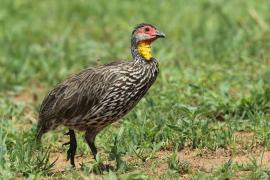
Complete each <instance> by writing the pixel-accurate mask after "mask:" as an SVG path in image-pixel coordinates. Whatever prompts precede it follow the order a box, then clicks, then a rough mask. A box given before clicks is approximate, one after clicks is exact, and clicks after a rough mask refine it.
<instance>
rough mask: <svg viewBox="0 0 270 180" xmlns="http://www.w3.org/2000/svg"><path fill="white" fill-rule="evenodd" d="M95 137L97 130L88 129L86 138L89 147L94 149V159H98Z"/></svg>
mask: <svg viewBox="0 0 270 180" xmlns="http://www.w3.org/2000/svg"><path fill="white" fill-rule="evenodd" d="M95 138H96V132H95V131H91V130H87V131H86V133H85V140H86V142H87V144H88V146H89V148H90V149H91V151H92V154H93V156H94V159H95V160H97V158H96V156H97V148H96V146H95Z"/></svg>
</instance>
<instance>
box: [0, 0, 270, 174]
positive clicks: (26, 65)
mask: <svg viewBox="0 0 270 180" xmlns="http://www.w3.org/2000/svg"><path fill="white" fill-rule="evenodd" d="M0 4H1V7H0V47H1V48H0V74H1V78H0V124H1V126H0V127H1V129H0V176H1V177H3V178H4V179H12V178H28V179H38V178H48V179H54V178H67V179H71V178H81V179H83V178H86V177H90V178H96V179H101V178H104V179H118V178H121V179H157V178H160V179H173V178H175V179H177V178H178V177H179V176H181V177H182V178H186V179H219V178H221V179H226V178H243V179H246V178H248V179H267V178H269V176H270V166H269V160H268V159H269V158H268V155H270V154H269V152H270V151H269V148H270V146H269V142H270V141H269V139H270V129H269V127H270V121H269V120H270V86H269V83H270V68H269V67H270V30H269V28H270V24H269V23H268V22H270V14H269V9H268V7H269V5H270V2H269V1H268V0H259V1H257V0H248V1H245V0H237V1H235V0H229V1H225V0H217V1H212V0H200V1H198V0H197V1H196V0H191V1H184V0H172V1H161V0H160V1H146V0H145V1H132V2H131V1H130V2H129V1H119V0H112V1H110V2H108V1H105V0H101V1H86V0H70V1H68V2H66V1H63V0H59V1H53V0H47V1H31V0H14V1H10V0H0ZM141 22H149V23H152V24H154V25H156V26H158V27H159V29H160V30H162V31H164V32H165V33H166V35H167V38H166V39H164V40H160V41H157V42H155V44H154V47H153V48H154V49H153V51H154V55H155V57H157V59H158V60H159V64H160V69H161V72H160V74H159V77H158V79H157V82H156V83H155V84H154V86H153V87H152V88H151V89H150V91H149V93H148V94H147V95H146V96H145V97H144V98H143V99H142V101H141V102H140V103H139V104H138V105H137V106H136V108H134V110H132V111H131V112H130V113H129V114H128V115H127V116H125V117H124V118H123V119H122V121H119V122H117V123H115V124H113V125H111V126H109V127H108V128H106V129H105V130H104V131H103V132H102V133H101V134H100V135H99V136H98V137H97V146H98V149H99V152H100V153H99V160H98V162H94V161H93V160H92V158H91V157H92V156H91V154H90V152H89V149H88V147H87V145H86V144H85V142H84V141H83V138H82V134H80V133H79V134H78V138H77V139H78V151H77V156H76V162H77V168H76V169H72V168H70V166H69V164H68V162H66V161H65V158H66V157H65V156H66V154H65V151H66V148H65V147H62V146H61V144H62V143H63V142H64V141H65V140H66V139H65V138H64V137H63V133H64V132H65V131H66V129H60V130H57V131H55V132H51V133H48V134H47V135H46V137H44V139H43V146H42V147H37V146H36V144H35V143H34V141H33V138H34V133H35V128H36V117H37V113H38V108H39V105H40V103H41V101H42V99H43V97H44V96H45V95H46V93H47V92H48V90H50V89H51V88H52V87H53V86H54V85H55V84H57V83H58V82H60V81H61V80H63V79H65V78H66V77H67V76H68V75H70V74H72V73H75V72H78V71H80V70H81V69H83V68H86V67H89V66H91V67H92V66H95V65H97V64H104V63H108V62H111V61H113V60H114V59H130V58H131V55H130V49H129V46H130V44H129V42H130V39H129V38H130V32H131V30H132V29H133V27H134V26H135V25H136V24H138V23H141ZM55 160H57V161H56V162H54V161H55ZM79 163H80V164H81V165H80V164H79ZM100 163H103V164H107V165H108V167H109V168H107V170H104V169H102V168H101V167H100ZM211 165H213V166H211Z"/></svg>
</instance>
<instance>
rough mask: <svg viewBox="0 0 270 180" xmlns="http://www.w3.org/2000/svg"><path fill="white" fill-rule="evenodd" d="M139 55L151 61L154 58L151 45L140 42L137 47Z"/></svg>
mask: <svg viewBox="0 0 270 180" xmlns="http://www.w3.org/2000/svg"><path fill="white" fill-rule="evenodd" d="M137 49H138V52H139V54H140V55H141V56H142V57H143V58H145V59H146V60H148V61H149V60H150V59H151V57H152V54H151V47H150V43H147V42H139V43H138V46H137Z"/></svg>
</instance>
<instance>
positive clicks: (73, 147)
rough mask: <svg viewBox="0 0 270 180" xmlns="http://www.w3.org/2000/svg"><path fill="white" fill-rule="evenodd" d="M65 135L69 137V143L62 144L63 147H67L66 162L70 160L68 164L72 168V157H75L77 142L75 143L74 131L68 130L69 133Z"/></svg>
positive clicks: (73, 163) (73, 164)
mask: <svg viewBox="0 0 270 180" xmlns="http://www.w3.org/2000/svg"><path fill="white" fill-rule="evenodd" d="M65 135H69V137H70V141H69V142H67V143H64V144H63V146H65V145H69V149H68V151H67V160H69V159H70V164H71V165H72V166H73V167H75V162H74V157H75V153H76V149H77V141H76V136H75V132H74V130H72V129H69V131H68V132H67V133H66V134H65Z"/></svg>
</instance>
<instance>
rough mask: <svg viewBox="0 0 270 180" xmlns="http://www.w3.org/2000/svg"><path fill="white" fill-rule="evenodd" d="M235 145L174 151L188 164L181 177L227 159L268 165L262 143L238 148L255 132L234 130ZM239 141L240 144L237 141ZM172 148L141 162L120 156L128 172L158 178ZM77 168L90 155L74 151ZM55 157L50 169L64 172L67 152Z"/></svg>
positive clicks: (89, 160) (269, 155)
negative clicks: (186, 170)
mask: <svg viewBox="0 0 270 180" xmlns="http://www.w3.org/2000/svg"><path fill="white" fill-rule="evenodd" d="M235 137H236V139H237V140H236V142H237V146H236V147H234V149H232V148H228V149H223V148H220V149H217V150H215V151H213V150H209V149H190V148H188V147H185V148H183V149H182V150H180V151H179V152H178V154H177V156H178V159H180V160H185V161H187V162H188V163H189V165H190V174H184V175H181V177H182V179H190V177H191V174H192V172H196V171H198V170H200V171H204V172H207V173H210V172H213V171H215V170H217V169H218V168H220V167H221V166H222V165H224V164H225V163H228V162H230V161H231V162H233V163H238V164H240V165H241V164H242V165H247V164H251V163H252V162H254V161H255V162H256V163H257V164H258V165H261V166H262V167H263V168H270V151H268V150H264V148H263V147H261V146H254V148H251V149H245V150H243V149H241V148H243V147H244V145H243V143H244V144H253V143H254V142H253V140H252V139H253V137H254V133H252V132H237V133H235ZM238 143H239V144H238ZM172 153H173V152H172V151H171V150H161V151H158V152H156V153H155V154H154V156H153V157H152V158H150V159H149V160H146V161H145V162H143V161H142V160H140V159H139V158H138V157H136V156H125V157H122V158H123V160H124V161H125V162H126V163H127V164H128V165H130V166H131V167H132V169H131V170H130V172H128V174H129V173H131V172H132V173H133V172H134V171H136V172H143V173H145V174H147V175H149V176H150V177H152V178H154V179H159V178H161V177H163V176H164V174H165V173H166V172H167V170H168V163H167V160H168V157H170V156H171V155H172ZM106 156H107V154H106V153H104V152H102V153H101V157H102V159H107V157H106ZM75 158H76V159H75V163H76V168H77V169H78V170H79V169H80V167H81V164H86V163H94V159H92V155H87V156H86V155H84V156H80V155H76V157H75ZM55 159H58V160H57V162H56V164H55V166H54V168H53V173H59V172H65V171H66V170H67V169H69V168H70V167H71V166H70V164H69V162H68V161H67V160H66V152H65V151H62V152H59V151H58V152H53V153H51V156H50V161H51V162H53V161H54V160H55ZM104 163H105V164H106V165H111V166H115V162H114V161H104ZM247 173H249V172H248V171H240V172H237V173H236V175H237V176H238V177H241V176H243V175H246V174H247ZM90 176H91V177H97V178H101V177H103V176H101V175H97V176H96V175H93V174H90V175H89V176H88V178H89V177H90Z"/></svg>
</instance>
